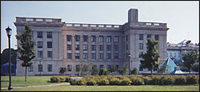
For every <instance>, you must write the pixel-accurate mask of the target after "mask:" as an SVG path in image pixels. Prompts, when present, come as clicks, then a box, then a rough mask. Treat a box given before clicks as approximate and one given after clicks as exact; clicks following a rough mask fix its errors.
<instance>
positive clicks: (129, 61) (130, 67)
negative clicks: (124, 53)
mask: <svg viewBox="0 0 200 92" xmlns="http://www.w3.org/2000/svg"><path fill="white" fill-rule="evenodd" d="M128 57H129V75H131V60H130V59H131V55H130V54H129V55H128Z"/></svg>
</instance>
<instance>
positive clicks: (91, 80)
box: [50, 75, 199, 85]
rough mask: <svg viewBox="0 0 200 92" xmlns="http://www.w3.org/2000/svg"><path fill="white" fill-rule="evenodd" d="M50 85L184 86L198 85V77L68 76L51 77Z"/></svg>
mask: <svg viewBox="0 0 200 92" xmlns="http://www.w3.org/2000/svg"><path fill="white" fill-rule="evenodd" d="M50 80H51V82H52V83H60V82H69V83H70V84H71V85H185V84H198V83H199V75H187V76H184V75H148V76H136V75H134V76H121V75H114V76H111V75H103V76H82V79H80V80H76V79H70V76H52V77H51V78H50Z"/></svg>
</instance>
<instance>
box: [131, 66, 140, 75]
mask: <svg viewBox="0 0 200 92" xmlns="http://www.w3.org/2000/svg"><path fill="white" fill-rule="evenodd" d="M138 73H139V71H138V69H137V68H134V69H133V70H132V71H131V74H135V75H136V74H138Z"/></svg>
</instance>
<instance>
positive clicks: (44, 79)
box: [1, 76, 199, 91]
mask: <svg viewBox="0 0 200 92" xmlns="http://www.w3.org/2000/svg"><path fill="white" fill-rule="evenodd" d="M50 77H51V76H41V77H40V76H28V77H27V78H28V81H27V82H25V81H24V76H12V86H13V87H21V86H32V85H48V84H53V83H50V82H48V81H50ZM8 84H9V77H8V76H1V87H8ZM1 91H8V90H7V89H1ZM13 91H199V84H196V85H166V86H160V85H140V86H135V85H130V86H77V85H59V86H45V87H43V86H41V87H26V88H14V89H13Z"/></svg>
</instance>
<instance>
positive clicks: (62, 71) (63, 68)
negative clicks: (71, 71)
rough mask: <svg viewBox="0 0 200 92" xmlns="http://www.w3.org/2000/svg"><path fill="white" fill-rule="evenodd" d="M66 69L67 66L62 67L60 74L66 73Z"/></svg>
mask: <svg viewBox="0 0 200 92" xmlns="http://www.w3.org/2000/svg"><path fill="white" fill-rule="evenodd" d="M66 71H67V68H66V67H60V71H59V73H60V74H64V73H65V72H66Z"/></svg>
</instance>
